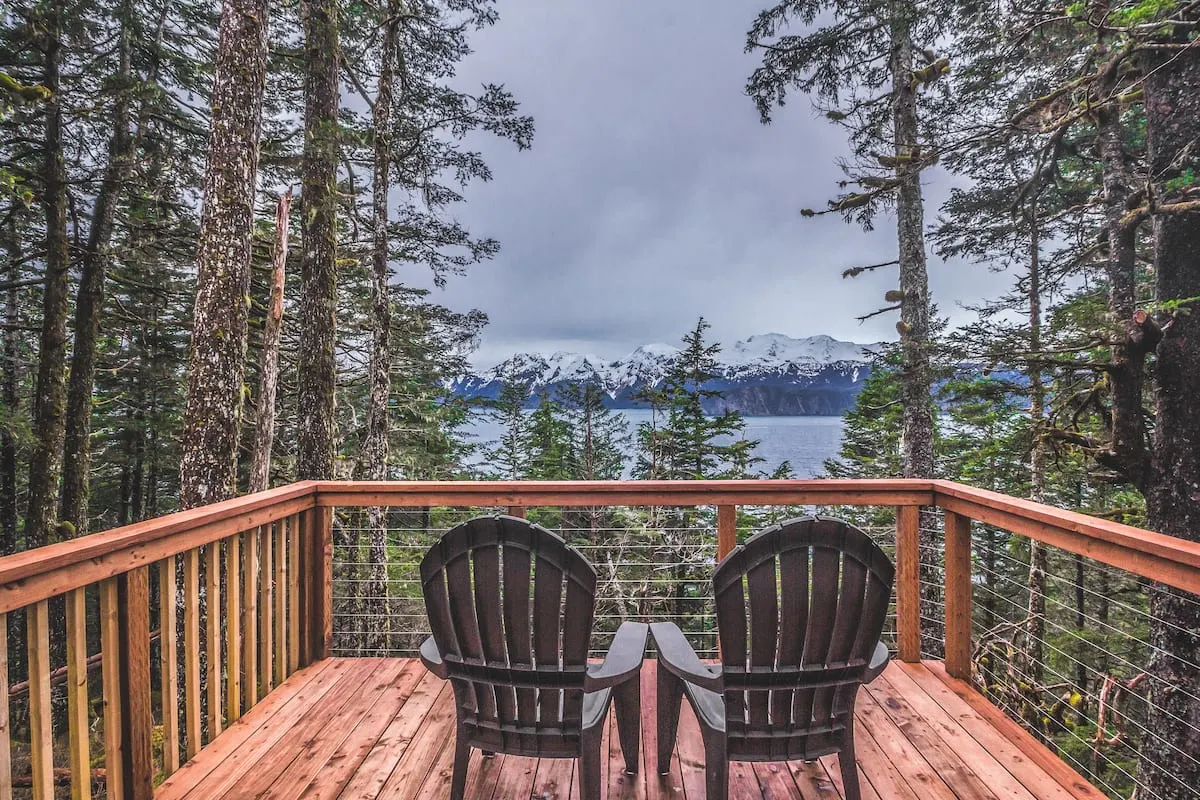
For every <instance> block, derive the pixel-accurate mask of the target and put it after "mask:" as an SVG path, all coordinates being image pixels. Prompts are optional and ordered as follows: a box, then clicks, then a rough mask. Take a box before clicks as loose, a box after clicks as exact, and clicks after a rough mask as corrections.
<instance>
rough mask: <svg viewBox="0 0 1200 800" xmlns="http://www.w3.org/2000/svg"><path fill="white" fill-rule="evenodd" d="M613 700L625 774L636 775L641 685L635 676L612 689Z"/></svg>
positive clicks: (640, 721) (640, 715) (640, 714)
mask: <svg viewBox="0 0 1200 800" xmlns="http://www.w3.org/2000/svg"><path fill="white" fill-rule="evenodd" d="M613 700H614V702H615V703H616V706H617V709H616V713H617V735H618V736H619V737H620V740H621V753H622V754H623V755H624V756H625V774H626V775H636V774H637V771H638V763H639V761H640V760H641V759H639V758H638V738H639V736H640V734H641V727H642V685H641V681H639V680H638V679H637V677H636V676H635V677H634V678H632V679H631V680H627V681H625V682H624V683H622V684H620V685H618V686H616V687H615V688H614V689H613Z"/></svg>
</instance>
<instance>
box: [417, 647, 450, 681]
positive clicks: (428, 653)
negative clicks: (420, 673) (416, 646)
mask: <svg viewBox="0 0 1200 800" xmlns="http://www.w3.org/2000/svg"><path fill="white" fill-rule="evenodd" d="M421 663H422V664H424V665H425V668H426V669H428V670H429V671H430V672H432V673H433V674H434V675H437V676H438V677H439V678H442V679H443V680H444V679H445V678H446V674H447V673H446V665H445V663H443V661H442V654H441V653H440V652H439V651H438V646H437V642H435V641H433V637H432V636H429V637H427V638H426V639H425V641H423V642H421Z"/></svg>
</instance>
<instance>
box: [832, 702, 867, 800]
mask: <svg viewBox="0 0 1200 800" xmlns="http://www.w3.org/2000/svg"><path fill="white" fill-rule="evenodd" d="M838 766H840V767H841V768H842V785H843V786H844V787H845V788H846V800H862V793H861V792H860V791H859V788H858V759H857V758H856V757H855V755H854V716H853V715H851V716H850V719H849V721H848V722H847V723H846V738H845V742H844V743H843V745H842V752H840V753H838Z"/></svg>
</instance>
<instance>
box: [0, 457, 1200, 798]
mask: <svg viewBox="0 0 1200 800" xmlns="http://www.w3.org/2000/svg"><path fill="white" fill-rule="evenodd" d="M802 505H815V506H835V505H836V506H893V507H895V508H896V560H897V582H896V604H897V649H898V656H899V657H900V658H901V659H903V660H906V661H917V660H919V658H920V649H921V591H920V577H919V576H920V565H919V555H918V541H919V537H920V531H919V526H920V520H921V514H920V512H919V510H920V509H921V508H922V507H939V508H941V509H942V510H943V511H944V520H945V522H944V531H945V565H944V578H945V586H944V596H945V620H944V624H945V653H946V655H945V662H946V669H947V671H948V672H949V673H950V674H951V675H954V676H956V677H962V678H967V677H969V675H970V670H971V661H970V659H971V618H972V610H971V603H972V580H971V534H970V523H971V521H972V520H977V521H980V522H983V523H986V524H988V525H992V526H996V527H998V528H1002V529H1005V530H1008V531H1011V532H1013V533H1016V534H1020V535H1022V536H1027V537H1029V538H1031V539H1035V540H1038V541H1042V542H1045V543H1047V544H1049V545H1053V546H1054V547H1057V548H1061V549H1063V550H1066V551H1069V552H1071V553H1078V554H1082V555H1085V556H1087V557H1089V558H1091V559H1094V560H1096V561H1099V562H1103V563H1105V564H1109V565H1112V566H1114V567H1118V568H1120V569H1123V570H1128V571H1129V572H1132V573H1135V574H1137V575H1140V576H1144V577H1147V578H1152V579H1154V580H1157V581H1161V582H1164V583H1167V584H1170V585H1172V586H1175V587H1177V588H1180V589H1183V590H1186V591H1189V592H1194V593H1200V544H1195V543H1190V542H1185V541H1182V540H1179V539H1175V538H1171V537H1167V536H1162V535H1160V534H1155V533H1151V532H1148V531H1144V530H1140V529H1137V528H1133V527H1130V526H1127V525H1122V524H1119V523H1114V522H1109V521H1105V520H1100V519H1096V518H1093V517H1088V516H1086V515H1083V514H1077V513H1073V512H1068V511H1062V510H1059V509H1055V508H1051V507H1049V506H1045V505H1040V504H1037V503H1032V502H1029V501H1025V500H1019V499H1015V498H1011V497H1007V496H1004V495H1000V494H996V493H994V492H988V491H984V490H979V489H973V488H971V487H967V486H963V485H960V484H955V483H951V482H946V481H928V480H876V481H845V480H815V481H696V482H691V481H679V482H590V483H578V482H562V483H550V482H524V483H504V482H474V483H467V482H439V483H363V482H356V483H339V482H304V483H297V484H293V485H291V486H286V487H283V488H280V489H275V490H272V491H268V492H263V493H260V494H256V495H251V496H247V497H242V498H237V499H234V500H230V501H227V502H223V503H219V504H216V505H212V506H208V507H205V508H200V509H193V510H190V511H185V512H180V513H176V514H171V515H168V516H165V517H162V518H159V519H154V520H149V521H146V522H142V523H137V524H135V525H129V526H126V527H123V528H118V529H115V530H111V531H108V532H105V533H99V534H94V535H91V536H87V537H84V538H81V539H77V540H73V541H68V542H62V543H59V544H54V545H50V546H48V547H43V548H39V549H37V550H32V551H27V552H23V553H19V554H16V555H12V556H7V557H5V558H0V622H2V623H4V624H5V626H6V627H5V628H3V629H0V630H4V629H7V625H8V617H9V616H10V615H14V614H20V615H23V619H24V631H25V641H26V647H25V650H24V652H23V653H22V654H19V655H23V656H24V658H23V659H19V660H21V661H23V663H24V665H25V668H24V671H26V672H27V673H28V698H27V702H28V729H29V731H28V737H27V741H25V740H24V739H23V740H22V741H20V742H17V741H14V737H13V731H12V727H13V726H12V724H11V720H10V717H9V694H8V693H0V800H6V798H9V797H11V796H12V791H13V785H14V769H15V767H14V763H16V762H17V761H22V762H23V761H24V760H26V759H25V755H26V753H25V750H24V748H25V747H26V746H27V750H28V753H27V755H28V759H27V760H28V762H29V767H28V768H27V769H28V770H29V771H28V773H23V774H21V775H19V776H18V779H17V780H18V782H21V783H24V782H26V781H28V784H27V785H31V786H32V789H33V794H34V797H35V798H47V799H48V798H51V797H53V796H54V784H55V780H56V771H55V764H54V761H53V753H54V749H55V748H54V743H55V741H56V738H55V728H56V727H57V725H58V724H62V723H61V722H59V721H60V720H62V719H64V718H65V727H66V734H67V740H68V743H69V753H70V757H69V764H68V765H66V766H67V767H69V775H70V781H71V784H72V796H73V797H88V796H90V785H91V781H92V779H93V777H94V776H93V773H92V772H91V764H92V758H91V754H90V752H89V749H90V744H89V739H88V732H89V713H90V712H89V697H90V696H91V695H90V694H89V676H88V668H89V664H90V663H94V662H95V661H96V660H97V655H96V654H89V652H88V635H87V633H88V632H87V627H86V617H87V615H86V610H87V608H88V598H89V597H91V596H93V595H95V596H97V597H98V604H99V621H100V637H99V640H100V642H99V644H100V646H99V654H98V655H99V658H98V661H99V664H100V670H101V676H102V677H101V694H102V696H103V710H102V712H101V716H102V718H103V730H104V745H103V747H104V755H105V758H104V763H105V773H104V780H105V783H106V789H107V795H108V796H109V797H113V798H116V797H121V798H125V797H129V798H148V797H150V796H151V795H152V792H153V783H152V779H153V776H154V775H155V774H159V775H162V774H170V773H171V772H173V771H174V770H175V769H177V768H178V767H179V764H180V762H181V761H182V760H185V759H187V758H190V757H191V756H193V755H195V753H196V752H198V751H199V750H200V749H201V748H202V747H204V746H207V744H208V743H209V742H211V741H212V740H213V739H214V738H215V737H216V736H217V735H218V734H219V733H220V732H221V730H222V729H223V727H224V726H225V725H227V724H229V723H230V722H232V721H235V720H236V719H238V718H239V717H240V716H241V715H242V714H243V713H245V711H247V710H248V709H249V708H250V707H252V706H254V705H255V704H256V703H257V702H259V701H260V700H261V699H262V698H263V697H264V696H265V695H266V694H267V693H268V692H270V691H271V689H272V687H274V686H275V685H277V684H278V683H280V682H281V681H282V680H284V679H285V678H286V677H287V676H288V675H290V674H291V673H292V672H294V671H295V670H296V669H298V668H300V667H303V666H305V665H307V664H310V663H312V662H313V661H315V660H318V659H320V658H323V657H325V656H327V655H328V654H329V652H330V648H331V641H332V630H333V599H332V553H333V535H332V513H333V509H334V508H337V507H341V508H346V507H368V506H387V507H409V508H424V507H443V506H445V507H466V508H473V507H483V508H497V507H500V508H508V509H510V510H511V511H513V512H515V513H520V512H521V510H522V509H525V508H532V507H546V506H556V507H598V506H685V507H691V506H706V507H716V508H717V553H718V556H723V555H724V554H725V553H727V552H729V551H730V550H731V549H732V548H733V547H734V546H735V543H736V534H737V531H736V520H737V514H736V511H737V507H738V506H802ZM60 609H61V610H60ZM180 615H181V618H182V625H179V621H180ZM155 626H156V627H157V633H155V631H154V630H153V628H154V627H155ZM60 629H61V630H63V631H65V654H64V655H59V654H58V653H57V651H58V650H59V649H61V646H60V644H59V640H58V638H57V633H56V631H58V630H60ZM152 642H156V643H157V654H158V658H157V662H158V663H157V664H155V665H152V664H151V655H152V652H153V648H152ZM7 645H8V637H5V636H0V679H3V678H7V679H8V682H9V684H12V683H13V682H14V681H13V678H14V677H19V675H18V676H13V675H10V674H9V661H10V659H9V655H10V653H8V652H7V649H8V648H7ZM181 658H182V661H183V664H182V667H183V669H182V670H180V669H179V666H180V663H179V660H180V659H181ZM59 661H65V667H66V671H67V681H66V683H67V696H66V701H65V705H66V713H65V715H63V714H62V713H61V711H57V716H56V710H55V709H52V700H51V681H52V673H54V672H55V669H56V668H59V667H60V665H59V663H58V662H59ZM152 666H153V667H156V669H152ZM180 672H182V680H180V679H179V678H178V677H177V676H179V675H180ZM155 676H157V681H156V680H155ZM155 684H157V687H158V692H157V695H155V694H154V693H153V691H152V688H153V686H154V685H155ZM156 697H157V701H155V698H156ZM159 726H161V730H162V732H161V738H162V742H163V745H162V752H161V756H159V757H158V759H157V761H156V757H155V751H154V746H153V743H152V739H153V738H154V737H153V733H154V729H155V728H156V727H159ZM59 736H60V737H61V733H60V734H59ZM14 756H19V758H14Z"/></svg>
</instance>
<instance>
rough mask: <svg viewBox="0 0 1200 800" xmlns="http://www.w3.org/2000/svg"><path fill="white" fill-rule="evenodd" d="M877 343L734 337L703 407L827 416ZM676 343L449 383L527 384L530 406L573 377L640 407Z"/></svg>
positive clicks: (845, 403)
mask: <svg viewBox="0 0 1200 800" xmlns="http://www.w3.org/2000/svg"><path fill="white" fill-rule="evenodd" d="M880 347H881V345H879V344H877V343H870V344H861V343H857V342H846V341H841V340H838V339H834V338H833V337H831V336H825V335H818V336H808V337H803V338H793V337H790V336H786V335H784V334H780V333H765V334H758V335H755V336H751V337H749V338H747V339H743V340H740V341H737V342H734V343H733V345H731V346H730V347H728V348H723V349H722V351H721V353H720V354H719V355H718V356H717V361H718V366H717V369H716V370H715V373H716V378H714V380H712V381H710V382H709V384H708V385H707V387H706V388H711V389H715V390H718V391H720V392H721V393H722V396H721V397H717V398H712V399H710V400H709V401H707V402H706V404H705V410H706V411H708V412H709V413H714V414H718V413H721V412H723V411H727V410H733V411H740V412H741V413H742V414H745V415H747V416H828V415H838V414H841V413H843V412H844V411H845V410H846V409H848V408H850V407H851V406H852V405H853V403H854V398H855V397H856V396H857V395H858V392H859V391H860V390H861V388H862V384H863V382H864V381H865V380H866V378H867V376H869V375H870V370H871V363H872V362H873V361H874V359H875V356H876V355H877V354H878V352H879V350H880ZM679 352H680V351H679V348H677V347H674V346H672V345H668V344H662V343H652V344H645V345H642V346H640V347H638V348H636V349H635V350H634V351H633V352H631V353H630V354H629V355H627V356H625V357H624V358H619V359H614V360H605V359H602V358H599V357H597V356H594V355H590V354H585V353H570V352H566V351H558V352H556V353H552V354H550V355H543V354H541V353H518V354H515V355H513V356H511V357H509V358H507V359H505V360H503V361H501V362H500V363H499V364H497V365H495V366H493V367H491V368H490V369H486V370H481V371H479V372H471V373H467V374H465V375H460V376H458V377H457V378H455V379H454V380H452V381H451V382H450V385H449V389H450V390H451V392H453V393H454V394H455V395H457V396H459V397H463V398H466V399H472V400H479V399H495V398H497V397H498V396H499V394H500V390H501V389H502V388H503V386H504V384H505V383H506V382H507V381H516V382H518V383H521V384H524V385H527V386H528V387H529V390H530V395H529V401H528V405H536V402H537V397H538V396H539V395H541V394H542V393H550V394H554V393H555V392H556V391H558V390H561V389H562V388H564V387H565V386H567V385H568V384H571V383H577V384H593V385H597V386H600V387H601V388H602V389H603V390H604V393H605V396H606V401H605V403H606V405H608V406H609V407H610V408H614V409H623V408H644V407H645V404H644V403H640V402H638V401H637V400H635V399H634V396H635V395H637V394H638V393H639V392H640V391H642V390H643V389H645V388H647V387H651V388H652V387H655V386H658V385H660V384H661V383H662V380H663V378H664V376H665V375H666V373H667V369H668V368H669V366H670V363H671V360H672V359H673V358H674V357H675V356H676V355H678V353H679Z"/></svg>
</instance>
